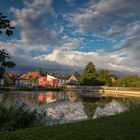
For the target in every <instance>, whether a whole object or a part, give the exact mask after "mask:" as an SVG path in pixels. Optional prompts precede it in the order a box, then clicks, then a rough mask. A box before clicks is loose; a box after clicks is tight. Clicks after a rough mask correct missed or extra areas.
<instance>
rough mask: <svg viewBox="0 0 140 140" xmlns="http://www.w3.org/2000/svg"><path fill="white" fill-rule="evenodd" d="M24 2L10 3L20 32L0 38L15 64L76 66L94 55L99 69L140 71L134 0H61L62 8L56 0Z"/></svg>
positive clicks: (139, 23)
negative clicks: (15, 5)
mask: <svg viewBox="0 0 140 140" xmlns="http://www.w3.org/2000/svg"><path fill="white" fill-rule="evenodd" d="M23 2H24V6H23V7H22V8H17V7H14V6H13V7H11V8H10V12H11V13H12V14H14V17H15V18H14V21H13V24H14V25H15V27H16V28H17V29H18V30H19V33H17V34H18V36H20V38H19V37H17V38H16V37H15V38H14V40H11V41H9V42H2V41H1V42H0V46H3V48H6V49H7V50H8V52H9V53H10V55H11V57H12V59H13V60H14V61H15V62H16V64H17V67H16V68H15V69H16V70H18V71H30V70H34V69H37V68H40V67H42V68H46V69H49V70H54V71H58V70H61V71H78V70H81V69H83V68H84V66H85V65H86V64H87V63H88V62H89V61H93V62H94V64H95V65H96V67H97V68H98V69H99V68H105V69H109V70H114V71H128V72H133V73H139V74H140V62H139V60H140V51H139V49H140V8H139V7H140V1H139V0H89V1H86V2H84V3H83V5H82V2H81V1H80V0H79V1H78V0H65V2H64V3H65V7H61V8H60V7H59V6H60V5H55V4H56V3H57V1H56V0H25V1H23ZM57 4H58V3H57ZM71 4H72V6H71ZM63 6H64V5H63ZM66 6H67V7H66ZM76 6H77V7H76ZM68 8H73V9H68ZM62 9H63V10H62Z"/></svg>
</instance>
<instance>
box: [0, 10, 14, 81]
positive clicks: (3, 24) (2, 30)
mask: <svg viewBox="0 0 140 140" xmlns="http://www.w3.org/2000/svg"><path fill="white" fill-rule="evenodd" d="M13 29H14V27H13V26H11V24H10V20H9V19H8V18H7V16H4V15H3V14H2V13H1V12H0V35H1V34H6V35H7V36H12V35H13ZM14 66H15V63H14V62H12V61H10V57H9V55H8V53H6V52H5V50H4V49H2V50H0V79H2V78H3V76H4V73H5V70H6V68H13V67H14Z"/></svg>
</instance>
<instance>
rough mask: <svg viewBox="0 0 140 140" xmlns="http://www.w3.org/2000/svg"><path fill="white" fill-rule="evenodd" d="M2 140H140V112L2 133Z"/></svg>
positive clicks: (0, 134)
mask: <svg viewBox="0 0 140 140" xmlns="http://www.w3.org/2000/svg"><path fill="white" fill-rule="evenodd" d="M0 140H140V110H139V109H137V110H133V111H129V112H125V113H122V114H119V115H116V116H110V117H103V118H99V119H96V120H91V121H83V122H78V123H73V124H64V125H55V126H50V127H44V128H32V129H31V128H29V129H24V130H18V131H14V132H1V133H0Z"/></svg>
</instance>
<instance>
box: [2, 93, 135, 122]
mask: <svg viewBox="0 0 140 140" xmlns="http://www.w3.org/2000/svg"><path fill="white" fill-rule="evenodd" d="M0 99H1V100H3V101H7V100H8V101H11V102H16V103H18V104H20V103H25V104H26V105H28V106H30V107H31V108H37V109H42V108H43V110H44V111H45V112H46V113H47V124H54V123H66V122H72V121H79V120H84V119H93V118H96V117H99V116H104V115H115V114H116V113H120V112H123V111H125V110H127V109H128V108H129V104H130V100H129V99H127V98H114V97H94V98H93V97H86V96H85V97H83V96H82V97H81V96H80V93H78V92H73V91H67V92H64V91H61V92H16V93H7V94H3V95H2V94H1V96H0ZM17 101H18V102H17ZM131 103H132V102H131ZM133 103H134V102H133Z"/></svg>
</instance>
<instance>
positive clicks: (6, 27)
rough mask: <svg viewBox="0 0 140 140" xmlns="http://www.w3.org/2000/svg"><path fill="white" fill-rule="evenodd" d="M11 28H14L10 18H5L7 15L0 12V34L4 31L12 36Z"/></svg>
mask: <svg viewBox="0 0 140 140" xmlns="http://www.w3.org/2000/svg"><path fill="white" fill-rule="evenodd" d="M13 29H15V28H14V27H13V26H11V24H10V20H9V19H8V18H7V16H4V15H3V14H2V13H1V12H0V34H2V33H5V34H6V35H8V36H12V35H13Z"/></svg>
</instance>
